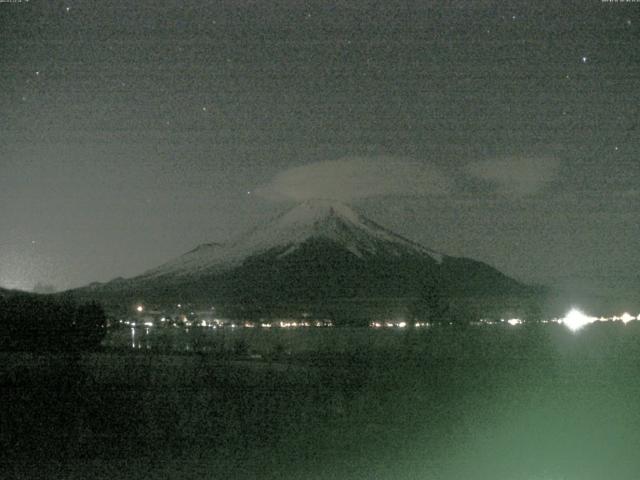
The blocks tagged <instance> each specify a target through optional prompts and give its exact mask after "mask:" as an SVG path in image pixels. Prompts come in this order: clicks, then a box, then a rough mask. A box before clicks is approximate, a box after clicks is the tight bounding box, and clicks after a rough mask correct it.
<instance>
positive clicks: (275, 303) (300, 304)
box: [76, 201, 528, 319]
mask: <svg viewBox="0 0 640 480" xmlns="http://www.w3.org/2000/svg"><path fill="white" fill-rule="evenodd" d="M76 293H77V294H79V295H82V296H89V297H91V298H98V299H100V300H103V301H108V302H109V303H113V304H116V303H120V304H126V303H127V302H134V301H145V302H153V303H158V304H171V303H179V302H182V303H186V302H191V303H194V304H199V305H216V307H220V310H221V311H224V312H225V313H227V314H229V315H234V316H270V315H281V314H289V313H291V314H295V313H300V312H301V311H311V312H313V313H314V314H317V315H328V316H332V317H334V318H335V317H336V316H339V315H342V316H343V317H344V316H345V315H346V316H347V317H348V318H350V319H353V318H355V317H357V316H365V317H371V316H376V315H396V314H402V315H412V316H420V315H423V314H426V313H425V312H428V313H429V315H433V312H434V311H435V310H438V309H440V310H442V309H443V308H444V307H443V305H444V304H448V303H451V301H452V299H454V298H461V297H466V298H476V297H479V296H482V297H483V298H503V297H505V296H514V295H515V296H518V295H526V294H527V293H528V287H526V286H525V285H522V284H520V283H519V282H517V281H515V280H513V279H511V278H509V277H507V276H506V275H504V274H502V273H501V272H499V271H498V270H496V269H494V268H492V267H490V266H489V265H486V264H484V263H482V262H477V261H475V260H470V259H465V258H455V257H449V256H446V255H443V254H440V253H437V252H435V251H433V250H430V249H428V248H426V247H423V246H422V245H419V244H417V243H415V242H412V241H410V240H408V239H406V238H404V237H402V236H400V235H397V234H395V233H393V232H391V231H389V230H387V229H385V228H383V227H381V226H380V225H378V224H377V223H375V222H373V221H371V220H369V219H367V218H365V217H363V216H362V215H359V214H358V213H356V212H354V211H353V210H352V209H351V208H349V207H347V206H345V205H341V204H337V203H334V202H328V201H313V202H305V203H303V204H301V205H298V206H297V207H295V208H293V209H292V210H290V211H288V212H286V213H284V214H283V215H281V216H279V217H277V218H276V219H275V220H274V221H272V222H270V223H268V224H266V225H264V226H261V227H259V228H256V229H254V230H252V231H250V232H248V233H247V234H245V235H243V236H241V237H240V238H238V239H236V240H235V241H233V242H230V243H229V244H225V245H221V244H205V245H201V246H199V247H197V248H195V249H194V250H192V251H190V252H188V253H186V254H184V255H182V256H181V257H178V258H177V259H175V260H172V261H170V262H167V263H165V264H163V265H161V266H159V267H157V268H155V269H152V270H149V271H147V272H145V273H143V274H142V275H139V276H137V277H134V278H131V279H117V280H114V281H112V282H109V283H107V284H93V285H91V286H89V287H86V288H84V289H80V290H78V291H76ZM337 312H340V313H337ZM345 312H346V313H345Z"/></svg>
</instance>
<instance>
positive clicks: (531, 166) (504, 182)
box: [466, 157, 560, 196]
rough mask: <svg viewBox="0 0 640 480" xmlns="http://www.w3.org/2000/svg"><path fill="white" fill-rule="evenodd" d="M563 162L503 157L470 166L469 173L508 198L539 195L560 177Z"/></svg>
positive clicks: (548, 159) (467, 170)
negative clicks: (488, 183)
mask: <svg viewBox="0 0 640 480" xmlns="http://www.w3.org/2000/svg"><path fill="white" fill-rule="evenodd" d="M559 169H560V162H559V161H558V160H557V159H554V158H536V157H533V158H527V157H525V158H503V159H495V160H486V161H481V162H474V163H470V164H468V165H467V166H466V173H467V174H468V175H470V176H471V177H474V178H478V179H481V180H485V181H488V182H490V183H492V184H493V185H494V186H496V187H497V189H498V191H500V192H501V193H503V194H507V195H515V196H526V195H532V194H534V193H537V192H539V191H540V190H542V189H544V188H545V187H547V186H548V185H549V184H550V183H551V182H553V181H554V180H556V179H557V178H558V173H559Z"/></svg>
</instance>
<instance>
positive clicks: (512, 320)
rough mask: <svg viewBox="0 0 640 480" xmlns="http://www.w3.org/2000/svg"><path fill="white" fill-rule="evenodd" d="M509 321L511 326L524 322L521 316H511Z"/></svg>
mask: <svg viewBox="0 0 640 480" xmlns="http://www.w3.org/2000/svg"><path fill="white" fill-rule="evenodd" d="M507 323H508V324H509V325H511V326H514V325H520V324H521V323H522V320H520V319H519V318H510V319H509V320H507Z"/></svg>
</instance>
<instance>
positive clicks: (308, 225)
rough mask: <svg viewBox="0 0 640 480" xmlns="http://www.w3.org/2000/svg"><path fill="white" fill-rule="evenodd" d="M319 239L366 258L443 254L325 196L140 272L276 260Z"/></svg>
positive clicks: (188, 272) (189, 270)
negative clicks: (267, 256)
mask: <svg viewBox="0 0 640 480" xmlns="http://www.w3.org/2000/svg"><path fill="white" fill-rule="evenodd" d="M311 239H321V240H325V241H330V242H333V243H334V244H336V245H338V246H340V247H342V248H344V249H346V250H348V251H349V252H351V253H352V254H353V255H355V256H357V257H359V258H364V257H365V256H376V255H387V256H394V257H398V256H403V255H419V256H422V257H430V258H431V259H432V260H435V261H437V262H440V261H441V260H442V255H440V254H439V253H437V252H434V251H432V250H429V249H427V248H425V247H423V246H422V245H419V244H417V243H415V242H412V241H410V240H407V239H405V238H404V237H401V236H400V235H397V234H395V233H393V232H391V231H389V230H386V229H385V228H383V227H381V226H380V225H378V224H376V223H375V222H373V221H371V220H368V219H367V218H365V217H364V216H362V215H359V214H358V213H356V212H355V211H354V210H353V209H351V208H350V207H348V206H347V205H344V204H341V203H339V202H335V201H330V200H309V201H306V202H304V203H301V204H299V205H297V206H296V207H294V208H292V209H291V210H289V211H287V212H285V213H284V214H282V215H280V216H279V217H277V218H276V219H275V220H274V221H272V222H270V223H268V224H267V225H265V226H262V227H259V228H255V229H254V230H251V231H250V232H248V233H246V234H245V235H243V236H241V237H240V238H238V239H236V240H235V241H234V242H230V243H228V244H225V245H220V244H203V245H200V246H199V247H197V248H195V249H194V250H192V251H190V252H189V253H186V254H184V255H182V256H181V257H178V258H177V259H175V260H173V261H171V262H168V263H166V264H164V265H162V266H160V267H158V268H156V269H154V270H150V271H148V272H146V273H145V274H144V276H147V277H148V276H158V275H167V274H176V275H191V274H194V273H197V272H205V271H215V270H221V269H225V268H227V267H233V266H235V265H238V264H240V263H242V262H243V261H244V260H245V259H246V258H248V257H251V256H253V255H259V254H261V253H266V252H269V251H274V252H279V253H278V258H283V257H286V256H287V255H290V254H292V253H293V252H295V251H296V250H298V248H299V247H300V246H301V245H302V244H304V243H305V242H306V241H308V240H311Z"/></svg>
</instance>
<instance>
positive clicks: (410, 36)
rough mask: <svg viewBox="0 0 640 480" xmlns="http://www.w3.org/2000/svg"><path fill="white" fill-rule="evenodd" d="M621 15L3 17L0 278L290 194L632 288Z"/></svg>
mask: <svg viewBox="0 0 640 480" xmlns="http://www.w3.org/2000/svg"><path fill="white" fill-rule="evenodd" d="M639 12H640V3H605V2H601V1H600V0H581V1H579V2H571V1H562V2H558V1H552V2H538V1H531V0H529V1H527V2H509V1H506V2H505V1H498V2H488V1H479V2H474V3H473V5H471V2H467V1H449V2H437V3H436V2H428V1H422V2H415V3H411V2H407V3H396V2H393V1H387V2H375V6H374V2H371V3H370V4H366V3H357V2H351V1H336V2H326V3H316V2H302V1H293V0H291V1H287V2H266V1H244V0H233V1H226V2H224V1H223V2H203V1H198V2H191V1H177V0H175V1H168V0H167V1H153V2H151V1H130V0H129V1H126V2H121V1H108V2H104V1H100V2H89V1H70V0H69V1H46V2H45V1H39V0H31V1H29V2H26V1H23V2H21V3H7V2H5V3H0V37H1V40H0V83H1V85H2V88H1V89H0V285H1V286H4V287H10V288H20V289H32V288H33V287H34V285H36V284H41V285H47V284H49V285H53V286H54V287H55V288H56V289H57V290H61V289H65V288H69V287H74V286H80V285H83V284H87V283H89V282H92V281H106V280H109V279H111V278H114V277H117V276H124V277H127V276H132V275H135V274H138V273H141V272H142V271H144V270H146V269H148V268H151V267H155V266H157V265H158V264H160V263H163V262H164V261H166V260H169V259H171V258H173V257H175V256H177V255H180V254H182V253H184V252H186V251H188V250H190V249H192V248H193V247H194V246H195V245H197V244H199V243H203V242H206V241H226V240H228V239H230V238H232V237H233V236H234V235H237V234H239V233H241V232H242V231H244V230H246V229H248V228H251V227H253V226H254V225H256V224H257V223H259V222H262V221H266V220H267V219H269V218H270V217H272V216H273V215H275V214H277V213H278V212H280V211H283V210H285V209H287V208H290V207H291V206H293V205H295V202H297V201H301V200H305V199H307V198H316V197H319V198H336V199H338V200H341V201H344V202H346V203H349V204H351V205H352V206H354V207H355V208H357V209H359V210H360V211H362V212H363V213H364V214H366V215H367V216H369V217H370V218H372V219H373V220H375V221H377V222H378V223H381V224H382V225H385V226H387V227H389V228H391V229H393V230H395V231H397V232H398V233H400V234H403V235H405V236H407V237H409V238H411V239H414V240H417V241H419V242H421V243H424V244H425V245H427V246H429V247H431V248H434V249H437V250H441V251H443V252H444V253H448V254H453V255H464V256H469V257H472V258H475V259H479V260H483V261H486V262H488V263H490V264H492V265H494V266H496V267H498V268H499V269H501V270H503V271H504V272H506V273H508V274H510V275H513V276H515V277H516V278H519V279H522V280H526V281H536V282H541V283H545V284H550V285H563V286H565V287H568V288H590V289H595V290H601V291H608V292H614V293H615V294H616V295H630V294H632V293H634V292H636V293H637V292H638V291H640V280H639V274H638V272H639V271H640V255H638V252H640V222H638V217H639V215H638V212H640V185H639V182H640V167H639V165H638V160H639V158H638V151H639V147H640V135H639V134H638V113H639V112H638V106H639V105H640V51H639V50H638V47H640V41H639V40H640V35H639V34H640V15H639Z"/></svg>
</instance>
